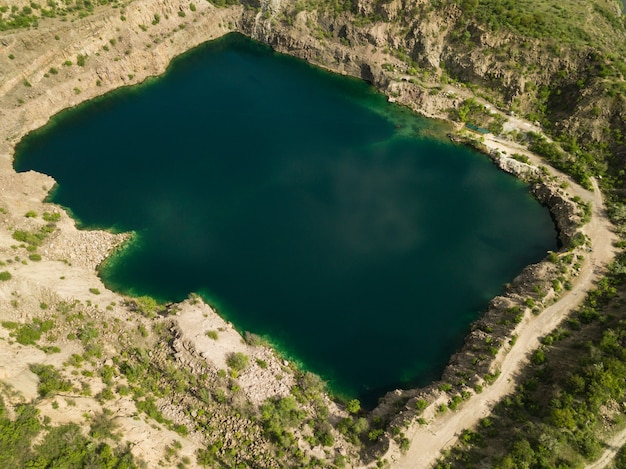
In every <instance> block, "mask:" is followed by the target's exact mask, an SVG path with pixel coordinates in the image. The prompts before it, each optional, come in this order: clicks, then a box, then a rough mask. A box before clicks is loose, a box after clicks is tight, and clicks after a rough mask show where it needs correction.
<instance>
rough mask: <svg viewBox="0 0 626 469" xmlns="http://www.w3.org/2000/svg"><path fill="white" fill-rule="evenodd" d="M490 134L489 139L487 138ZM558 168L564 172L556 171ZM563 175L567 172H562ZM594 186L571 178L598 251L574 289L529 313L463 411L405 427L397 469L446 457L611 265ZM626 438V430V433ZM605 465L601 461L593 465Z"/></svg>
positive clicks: (394, 457)
mask: <svg viewBox="0 0 626 469" xmlns="http://www.w3.org/2000/svg"><path fill="white" fill-rule="evenodd" d="M486 140H487V139H486ZM486 144H487V145H488V146H489V147H490V148H497V149H499V150H504V151H506V152H507V154H512V153H516V152H517V153H524V154H527V155H528V156H529V157H530V158H531V159H532V160H533V162H534V163H535V164H542V162H541V161H540V159H539V158H538V157H537V156H536V155H532V154H530V153H528V152H527V151H525V150H524V149H523V148H521V147H519V148H518V147H517V146H516V145H514V144H511V143H510V142H505V141H501V140H497V139H494V138H493V137H492V138H490V139H488V141H486ZM553 173H554V174H559V173H557V172H556V171H553ZM559 175H560V176H561V177H566V176H564V175H562V174H559ZM592 183H593V187H594V192H593V193H592V192H589V191H587V190H585V189H583V188H582V187H581V186H579V185H578V184H576V183H575V182H573V181H571V180H570V187H569V189H568V190H569V191H570V193H571V194H572V195H577V196H579V197H581V199H583V200H585V201H590V202H592V204H593V212H592V217H591V221H590V222H589V223H588V224H587V225H586V226H585V227H584V230H583V231H584V233H585V234H586V235H587V236H589V238H590V240H591V246H592V248H593V251H592V252H590V253H589V254H588V256H587V257H586V259H585V261H584V263H583V266H582V268H581V270H580V274H579V276H578V277H577V278H576V280H575V281H574V283H573V286H572V290H570V291H569V292H567V293H565V294H564V295H563V296H562V297H561V299H560V300H559V301H558V302H556V303H554V304H553V305H551V306H549V307H548V308H546V309H545V310H544V311H543V312H542V313H541V314H539V315H538V316H536V317H529V318H526V319H525V320H524V321H523V322H522V323H521V324H520V325H519V328H518V330H517V334H518V339H517V342H516V343H515V345H514V346H513V347H512V348H511V350H510V351H509V353H508V354H507V355H506V356H505V357H504V359H503V362H502V365H501V374H500V376H499V377H498V379H497V380H496V381H495V382H494V383H493V384H492V385H491V386H487V387H486V388H485V390H484V391H483V392H482V393H481V394H476V395H473V396H472V397H471V398H470V399H469V400H468V401H467V402H466V403H465V404H464V405H463V406H462V407H461V408H460V409H459V410H458V411H456V412H450V411H449V412H447V413H446V414H439V415H438V416H437V417H436V418H435V419H434V420H432V421H431V422H430V423H429V424H428V425H419V424H418V423H414V424H412V426H411V427H409V429H408V430H407V431H406V432H405V433H406V436H407V438H409V439H410V441H411V445H410V448H409V450H408V451H407V452H406V453H405V454H400V453H398V452H397V449H395V448H393V447H392V448H393V449H392V450H390V451H389V452H388V454H387V455H386V456H385V457H386V458H387V460H388V461H390V462H391V463H392V467H393V468H397V469H425V468H429V467H432V466H433V464H434V463H435V462H436V461H437V459H438V458H439V457H440V454H441V451H442V450H443V449H446V448H448V447H450V446H451V445H452V444H454V443H455V442H456V440H457V439H458V436H459V435H460V434H461V433H462V432H463V430H464V429H466V428H471V427H473V426H475V425H476V424H477V423H478V421H479V420H480V419H481V418H483V417H486V416H487V415H488V414H489V413H490V412H491V409H492V407H493V406H494V405H495V404H496V403H497V402H498V401H500V400H501V399H502V398H503V397H504V396H506V395H507V394H509V393H511V392H512V391H513V390H514V387H515V384H516V376H517V374H518V373H519V371H520V370H521V369H522V368H523V367H524V366H525V364H526V363H527V361H528V357H529V356H530V354H531V353H532V351H533V350H534V349H535V348H537V347H538V346H539V338H540V337H542V336H544V335H546V334H548V333H549V332H550V331H552V330H553V329H554V328H555V327H556V326H557V325H558V324H559V323H560V322H561V321H562V320H563V319H564V318H565V317H566V316H567V314H568V313H569V312H570V311H571V310H572V309H574V308H576V307H577V306H578V305H579V304H580V303H581V302H582V300H583V299H584V297H585V293H586V292H587V291H588V290H589V289H590V288H591V287H592V286H593V283H594V281H596V280H597V279H598V278H599V277H600V276H601V273H602V270H603V268H604V266H606V265H607V264H608V263H609V262H610V261H611V260H612V259H613V257H614V254H615V249H614V247H613V242H614V240H615V239H616V237H615V235H614V233H613V232H612V228H611V223H610V222H609V220H608V218H607V216H606V212H605V209H604V204H603V199H602V194H601V192H600V190H599V188H598V185H597V182H596V181H595V180H593V181H592ZM625 438H626V435H625ZM593 467H600V466H593Z"/></svg>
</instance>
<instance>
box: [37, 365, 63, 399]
mask: <svg viewBox="0 0 626 469" xmlns="http://www.w3.org/2000/svg"><path fill="white" fill-rule="evenodd" d="M29 368H30V371H32V372H33V373H35V374H36V375H37V376H38V377H39V385H38V386H37V392H39V395H40V396H41V397H49V396H51V395H52V394H55V393H59V392H68V391H71V390H72V383H70V382H69V381H67V380H65V379H63V378H62V377H61V374H60V373H59V372H58V371H57V370H56V369H55V368H54V367H53V366H52V365H39V364H33V365H30V366H29Z"/></svg>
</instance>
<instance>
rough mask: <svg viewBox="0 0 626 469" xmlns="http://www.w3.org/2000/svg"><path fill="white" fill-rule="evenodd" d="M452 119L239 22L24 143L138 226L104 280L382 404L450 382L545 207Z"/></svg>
mask: <svg viewBox="0 0 626 469" xmlns="http://www.w3.org/2000/svg"><path fill="white" fill-rule="evenodd" d="M446 131H447V127H445V125H443V124H442V123H440V122H436V121H432V120H428V119H425V118H422V117H419V116H416V115H414V114H412V113H410V112H408V111H407V110H406V109H403V108H401V107H398V106H396V105H393V104H390V103H388V102H387V100H386V98H385V97H384V96H383V95H381V94H380V93H378V92H376V91H375V90H374V89H373V88H372V87H370V86H369V85H367V84H366V83H364V82H362V81H360V80H356V79H350V78H346V77H341V76H337V75H333V74H330V73H328V72H325V71H323V70H320V69H317V68H314V67H312V66H310V65H308V64H306V63H304V62H302V61H299V60H297V59H294V58H291V57H287V56H284V55H280V54H277V53H274V52H273V51H272V50H271V49H269V48H267V47H266V46H263V45H260V44H258V43H256V42H253V41H250V40H248V39H246V38H244V37H243V36H240V35H236V34H232V35H228V36H226V37H224V38H221V39H219V40H216V41H213V42H210V43H207V44H205V45H203V46H201V47H199V48H197V49H195V50H193V51H191V52H189V53H187V54H185V55H184V56H182V57H179V58H178V59H176V60H175V61H173V63H172V65H171V66H170V68H169V69H168V71H167V72H166V74H165V75H164V76H163V77H160V78H158V79H151V80H149V81H147V82H146V83H144V84H142V85H139V86H135V87H131V88H125V89H122V90H118V91H116V92H113V93H110V94H108V95H106V96H105V97H103V98H100V99H97V100H94V101H91V102H88V103H85V104H84V105H81V106H79V107H77V108H74V109H71V110H67V111H64V112H62V113H60V114H59V115H57V116H55V117H54V118H53V119H52V120H51V122H50V124H49V125H47V126H46V127H44V128H43V129H40V130H38V131H36V132H33V133H32V134H30V135H29V136H27V137H26V138H25V139H24V140H23V141H22V142H21V143H20V144H19V145H18V148H17V150H16V162H15V167H16V169H17V170H18V171H26V170H29V169H35V170H37V171H40V172H43V173H46V174H49V175H51V176H53V177H54V178H55V179H56V180H57V182H58V186H57V187H56V189H55V190H54V192H53V193H52V194H51V201H53V202H55V203H57V204H60V205H62V206H64V207H67V208H68V209H70V210H71V213H72V214H73V216H74V217H75V218H76V219H77V220H78V221H79V224H80V226H81V227H83V228H95V227H97V228H105V229H110V230H114V231H134V232H135V233H136V236H135V238H134V240H133V242H132V243H130V244H129V246H128V247H127V248H126V249H125V250H123V251H121V252H119V253H117V254H116V255H114V256H113V257H112V258H111V259H110V260H109V261H108V262H107V263H106V264H105V265H104V266H103V267H102V269H101V276H102V278H103V280H104V282H105V283H106V285H107V286H108V287H110V288H112V289H114V290H116V291H120V292H123V293H127V294H134V295H151V296H154V297H156V298H158V299H159V300H162V301H179V300H182V299H184V298H185V297H187V296H188V295H189V293H190V292H197V293H199V294H201V295H202V296H203V297H204V298H205V299H206V300H207V301H208V302H209V303H210V304H212V305H215V306H216V307H217V309H218V310H219V313H220V314H221V315H222V316H223V317H225V318H226V319H227V320H229V321H231V322H232V323H233V324H234V325H235V326H236V327H237V329H238V330H240V331H251V332H254V333H256V334H259V335H262V336H265V337H267V338H269V340H270V341H271V342H272V343H273V344H274V345H275V346H276V348H277V349H279V350H280V351H281V352H282V353H284V354H285V355H286V356H287V357H289V358H290V359H292V360H296V361H298V362H299V363H300V365H301V366H302V367H303V368H305V369H307V370H311V371H314V372H316V373H319V374H320V375H321V376H322V377H323V378H324V379H325V380H328V381H329V384H330V387H331V389H332V390H333V391H334V392H336V393H338V394H342V395H345V396H349V397H359V398H360V399H362V400H363V401H364V402H365V404H366V405H372V404H374V403H375V402H376V399H377V398H378V397H380V396H382V395H383V394H384V393H385V392H386V391H389V390H391V389H394V388H395V387H408V386H415V385H423V384H426V383H427V382H429V381H430V380H432V379H435V378H438V377H439V375H440V373H441V371H442V370H443V367H444V366H445V364H446V363H447V361H448V358H449V356H450V355H451V354H452V353H453V352H454V351H456V350H457V349H459V347H460V346H461V345H462V343H463V337H464V335H465V334H466V332H467V331H468V329H469V325H470V323H471V322H472V321H473V320H475V319H476V318H477V317H478V316H479V315H480V313H481V312H482V311H483V310H484V309H485V308H486V306H487V304H488V302H489V300H490V299H491V298H492V297H493V296H495V295H497V294H499V293H501V292H502V290H503V286H504V284H505V283H507V282H509V281H511V280H512V279H513V278H514V277H515V276H516V275H517V274H518V273H519V272H520V271H521V270H522V269H523V268H524V266H526V265H528V264H530V263H534V262H537V261H539V260H541V259H542V258H543V257H544V256H545V255H546V251H547V250H554V249H556V247H557V235H556V230H555V227H554V224H553V223H552V220H551V219H550V215H549V213H548V210H547V209H545V208H543V207H541V206H540V205H539V204H538V203H537V202H536V201H535V200H534V199H533V198H532V197H531V196H530V195H529V194H528V192H527V188H526V186H525V185H524V184H522V183H520V182H519V181H517V180H516V179H514V178H512V177H511V176H509V175H507V174H504V173H503V172H500V171H499V170H497V169H496V168H495V167H494V166H493V165H492V164H491V163H490V161H489V160H488V158H487V157H485V156H484V155H481V154H479V153H477V152H475V151H473V150H471V149H468V148H466V147H463V146H458V145H455V144H452V143H451V142H449V141H448V140H447V139H446V138H445V134H446Z"/></svg>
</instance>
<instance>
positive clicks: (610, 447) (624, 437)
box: [585, 428, 626, 469]
mask: <svg viewBox="0 0 626 469" xmlns="http://www.w3.org/2000/svg"><path fill="white" fill-rule="evenodd" d="M625 444H626V428H624V429H623V430H622V431H620V432H619V433H616V434H615V435H613V437H612V438H611V439H610V440H609V441H607V442H606V446H607V448H606V450H604V453H602V456H600V458H598V459H597V460H596V461H594V462H592V463H589V464H587V465H586V466H585V469H603V468H605V467H608V466H609V464H611V462H612V461H613V459H615V456H616V455H617V452H618V451H619V450H620V448H621V447H622V446H624V445H625Z"/></svg>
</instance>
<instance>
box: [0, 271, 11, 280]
mask: <svg viewBox="0 0 626 469" xmlns="http://www.w3.org/2000/svg"><path fill="white" fill-rule="evenodd" d="M12 277H13V276H12V275H11V272H8V271H6V270H5V271H3V272H0V281H3V282H6V281H7V280H11V278H12Z"/></svg>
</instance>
